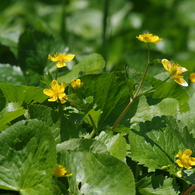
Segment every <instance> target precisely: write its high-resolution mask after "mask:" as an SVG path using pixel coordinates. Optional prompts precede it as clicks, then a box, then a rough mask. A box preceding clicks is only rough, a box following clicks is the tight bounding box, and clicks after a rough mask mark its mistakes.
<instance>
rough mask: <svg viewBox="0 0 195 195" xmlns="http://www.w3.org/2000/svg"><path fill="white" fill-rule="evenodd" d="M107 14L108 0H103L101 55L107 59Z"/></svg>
mask: <svg viewBox="0 0 195 195" xmlns="http://www.w3.org/2000/svg"><path fill="white" fill-rule="evenodd" d="M108 15H109V0H104V15H103V21H102V56H103V58H104V60H105V61H106V60H107V36H106V35H107V27H108Z"/></svg>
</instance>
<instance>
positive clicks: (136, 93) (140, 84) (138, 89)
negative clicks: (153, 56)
mask: <svg viewBox="0 0 195 195" xmlns="http://www.w3.org/2000/svg"><path fill="white" fill-rule="evenodd" d="M149 66H150V43H148V63H147V66H146V69H145V71H144V74H143V77H142V79H141V81H140V83H139V86H138V88H137V91H136V92H135V94H134V96H133V97H134V98H136V97H137V95H138V93H139V91H140V89H141V87H142V85H143V83H144V79H145V77H146V73H147V71H148V68H149Z"/></svg>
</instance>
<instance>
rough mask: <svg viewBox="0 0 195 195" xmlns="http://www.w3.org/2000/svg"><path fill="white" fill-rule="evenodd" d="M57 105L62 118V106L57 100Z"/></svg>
mask: <svg viewBox="0 0 195 195" xmlns="http://www.w3.org/2000/svg"><path fill="white" fill-rule="evenodd" d="M58 105H59V113H60V114H61V115H62V116H63V115H64V111H63V108H62V104H61V102H60V101H59V100H58Z"/></svg>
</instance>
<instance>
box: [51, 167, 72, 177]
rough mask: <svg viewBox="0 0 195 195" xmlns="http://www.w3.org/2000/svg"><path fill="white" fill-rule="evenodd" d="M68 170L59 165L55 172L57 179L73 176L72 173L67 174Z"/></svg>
mask: <svg viewBox="0 0 195 195" xmlns="http://www.w3.org/2000/svg"><path fill="white" fill-rule="evenodd" d="M67 172H68V171H67V170H66V168H65V167H63V166H62V165H57V166H56V168H55V170H54V172H53V175H54V176H55V177H69V176H72V173H70V174H67Z"/></svg>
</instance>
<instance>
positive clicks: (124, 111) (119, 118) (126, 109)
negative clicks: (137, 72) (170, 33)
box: [111, 43, 150, 131]
mask: <svg viewBox="0 0 195 195" xmlns="http://www.w3.org/2000/svg"><path fill="white" fill-rule="evenodd" d="M149 66H150V43H148V63H147V66H146V69H145V71H144V74H143V77H142V79H141V81H140V83H139V86H138V88H137V90H136V92H135V94H134V96H133V98H131V99H130V102H129V103H128V104H127V106H126V107H125V109H124V110H123V111H122V113H121V114H120V115H119V117H118V118H117V120H116V121H115V123H114V125H113V127H112V129H111V131H114V130H115V128H116V127H117V125H118V124H119V123H120V121H121V120H122V118H123V117H124V116H125V114H126V113H127V111H128V110H129V109H130V107H131V106H132V105H133V103H134V102H135V100H136V99H137V97H138V94H139V91H140V89H141V87H142V85H143V83H144V79H145V77H146V73H147V71H148V68H149Z"/></svg>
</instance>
